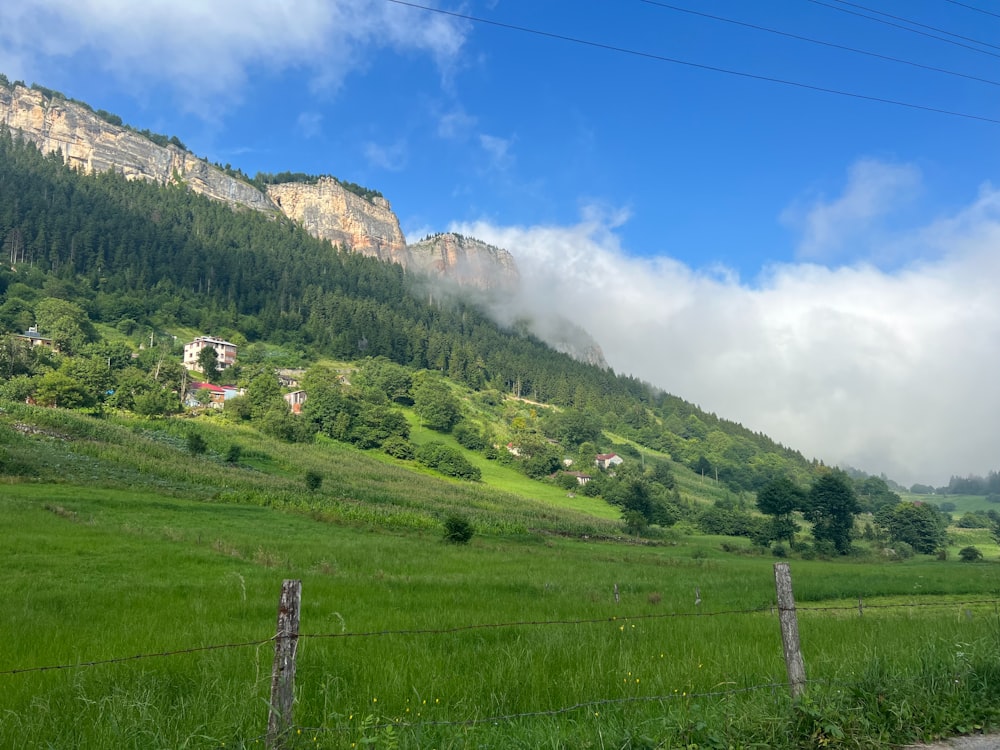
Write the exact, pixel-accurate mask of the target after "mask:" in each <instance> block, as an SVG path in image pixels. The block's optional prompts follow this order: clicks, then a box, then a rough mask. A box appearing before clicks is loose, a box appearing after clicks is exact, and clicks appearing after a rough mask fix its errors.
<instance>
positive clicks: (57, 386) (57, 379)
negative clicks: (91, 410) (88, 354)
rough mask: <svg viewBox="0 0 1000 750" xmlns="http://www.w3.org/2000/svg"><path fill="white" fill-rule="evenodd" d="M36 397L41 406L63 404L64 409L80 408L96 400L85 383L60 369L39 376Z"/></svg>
mask: <svg viewBox="0 0 1000 750" xmlns="http://www.w3.org/2000/svg"><path fill="white" fill-rule="evenodd" d="M34 397H35V401H36V402H37V403H38V404H39V405H41V406H61V407H63V408H64V409H79V408H81V407H85V406H91V405H92V404H93V403H94V402H95V399H94V398H93V396H91V394H90V393H89V392H88V391H87V387H86V386H85V385H84V384H83V383H81V382H80V381H79V380H76V379H75V378H72V377H70V376H69V375H67V374H66V373H64V372H61V371H58V370H57V371H54V372H47V373H45V374H44V375H42V376H41V377H39V378H38V380H37V383H36V386H35V393H34Z"/></svg>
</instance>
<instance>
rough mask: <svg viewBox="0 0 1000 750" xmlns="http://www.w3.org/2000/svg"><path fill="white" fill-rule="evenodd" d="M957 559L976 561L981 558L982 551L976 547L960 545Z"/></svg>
mask: <svg viewBox="0 0 1000 750" xmlns="http://www.w3.org/2000/svg"><path fill="white" fill-rule="evenodd" d="M958 559H959V560H961V561H962V562H976V561H977V560H982V559H983V553H982V552H980V551H979V550H978V549H977V548H976V547H962V549H960V550H959V551H958Z"/></svg>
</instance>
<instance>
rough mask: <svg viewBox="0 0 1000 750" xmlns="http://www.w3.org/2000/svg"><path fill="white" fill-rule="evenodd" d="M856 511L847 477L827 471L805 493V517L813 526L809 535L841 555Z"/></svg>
mask: <svg viewBox="0 0 1000 750" xmlns="http://www.w3.org/2000/svg"><path fill="white" fill-rule="evenodd" d="M860 510H861V507H860V505H859V503H858V498H857V496H856V495H855V494H854V487H853V486H852V485H851V481H850V479H848V477H847V475H846V474H844V473H843V472H839V471H830V472H828V473H826V474H823V475H822V476H820V477H819V478H818V479H817V480H816V481H815V482H814V483H813V486H812V488H811V489H810V490H809V494H808V497H807V504H806V512H805V516H806V518H807V519H808V520H809V521H811V522H812V524H813V531H812V534H813V538H814V539H815V540H816V541H817V542H827V543H829V544H831V545H832V546H833V548H834V549H835V550H836V551H837V552H838V553H840V554H842V555H845V554H847V552H848V550H850V548H851V530H852V529H853V528H854V515H855V514H856V513H858V512H860Z"/></svg>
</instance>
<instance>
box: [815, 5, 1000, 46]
mask: <svg viewBox="0 0 1000 750" xmlns="http://www.w3.org/2000/svg"><path fill="white" fill-rule="evenodd" d="M807 2H810V3H813V4H814V5H822V6H823V7H825V8H830V9H831V10H836V11H838V12H840V13H847V14H848V15H852V16H858V17H859V18H867V19H868V20H869V21H875V22H876V23H881V24H884V25H886V26H892V27H893V28H896V29H902V30H903V31H908V32H910V33H911V34H919V35H920V36H925V37H928V38H929V39H937V40H938V41H939V42H946V43H947V44H953V45H955V46H956V47H962V48H963V49H969V50H972V51H973V52H979V53H981V54H983V55H989V56H990V57H1000V55H998V54H997V53H996V52H990V51H989V50H986V49H982V48H981V47H973V46H972V45H971V44H965V43H963V42H957V41H955V40H954V39H948V38H947V37H943V36H937V35H935V34H930V33H928V32H926V31H921V30H920V29H914V28H911V27H909V26H904V25H903V24H901V23H893V22H892V21H886V20H885V19H883V18H876V17H875V16H866V15H865V14H864V13H859V12H857V11H854V10H850V9H849V8H844V7H841V6H840V5H834V4H833V3H827V2H823V0H807ZM855 7H860V6H855ZM872 12H873V13H877V12H878V11H872ZM883 15H884V14H883ZM929 28H933V27H929ZM941 33H942V34H948V36H956V37H957V34H951V33H950V32H947V31H941ZM976 44H982V45H985V46H987V47H994V46H996V45H993V44H989V43H987V42H976Z"/></svg>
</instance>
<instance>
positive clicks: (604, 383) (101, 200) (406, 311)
mask: <svg viewBox="0 0 1000 750" xmlns="http://www.w3.org/2000/svg"><path fill="white" fill-rule="evenodd" d="M0 242H2V252H3V257H4V260H5V261H6V262H5V263H4V266H3V268H2V270H0V293H2V304H0V332H2V333H3V334H17V333H22V332H23V331H24V330H26V329H27V328H28V327H29V326H32V325H36V326H40V328H42V329H44V325H40V324H43V323H44V324H47V325H48V326H49V328H51V329H53V330H50V331H48V332H46V331H45V330H42V333H43V334H45V333H48V334H49V335H55V336H57V337H58V336H60V335H61V336H63V337H64V340H63V341H62V351H63V354H74V353H75V354H78V355H80V356H84V355H86V356H89V357H91V358H98V359H102V360H107V361H108V362H111V361H112V360H110V359H108V356H109V355H108V351H109V347H111V344H110V342H108V341H106V340H105V339H106V337H102V336H100V335H99V334H98V333H97V329H95V328H94V326H97V327H98V328H101V327H105V328H104V329H105V330H106V329H114V330H115V331H117V332H120V333H122V334H124V335H126V336H128V337H130V338H129V341H131V346H132V348H133V350H134V349H136V348H138V345H139V343H140V342H143V341H146V343H147V344H148V343H150V342H152V343H156V342H157V341H159V340H162V339H163V338H164V337H166V336H167V335H168V334H170V333H171V332H173V331H196V332H199V333H207V334H211V335H213V336H221V337H224V338H228V339H230V340H233V341H236V342H238V343H240V344H241V345H243V346H244V351H245V352H246V353H247V354H248V355H250V354H251V353H252V352H254V351H255V350H256V351H258V352H259V351H263V350H265V349H266V348H267V346H272V347H276V348H277V349H278V350H280V351H281V352H282V361H280V362H278V361H276V362H275V363H274V364H276V365H278V364H292V365H300V366H304V365H306V364H308V363H310V362H313V361H315V360H317V359H320V358H332V359H337V360H344V361H353V360H360V359H363V358H384V359H385V360H388V361H389V362H391V363H396V364H398V365H401V366H404V367H406V368H408V369H409V370H411V371H419V370H428V371H432V372H437V373H440V374H441V375H443V376H445V377H446V378H448V379H450V380H451V381H453V382H455V383H458V384H461V385H463V386H466V387H468V388H471V389H473V390H474V391H479V392H487V393H498V394H511V395H514V396H517V397H520V398H525V399H530V400H532V401H537V402H541V403H545V404H550V405H553V406H555V407H561V408H563V409H568V410H572V411H573V412H575V413H578V414H581V415H586V416H587V417H588V418H590V419H592V420H594V421H595V422H596V423H597V424H598V425H599V426H600V428H601V429H603V430H604V431H606V432H607V433H611V434H614V435H616V436H618V438H619V439H620V440H622V441H623V444H624V441H631V442H633V443H635V444H639V445H642V446H645V447H648V448H650V449H653V450H656V451H662V452H663V453H666V454H669V455H670V456H671V457H672V458H673V459H674V460H677V461H681V462H683V463H685V464H687V465H689V466H691V467H692V468H694V469H695V470H696V471H698V472H699V473H702V474H704V475H706V476H711V477H712V479H713V480H718V481H720V482H722V483H724V484H726V485H727V486H729V487H731V488H732V489H733V490H734V491H741V490H748V491H751V490H754V489H756V488H759V487H760V486H762V485H763V484H765V483H767V482H768V481H769V480H771V479H772V478H773V477H775V476H777V475H778V474H781V473H787V472H791V473H792V474H797V475H799V476H801V477H805V475H807V474H808V473H809V471H810V469H811V466H812V464H810V462H808V461H806V460H805V459H804V458H803V457H802V456H801V455H800V454H798V453H797V452H795V451H794V450H791V449H788V448H785V447H783V446H781V445H779V444H777V443H775V442H774V441H772V440H770V439H769V438H768V437H766V436H764V435H761V434H758V433H754V432H753V431H751V430H748V429H746V428H744V427H743V426H741V425H739V424H735V423H732V422H729V421H727V420H725V419H721V418H719V417H717V416H716V415H714V414H708V413H705V412H704V411H702V410H700V409H699V408H697V407H696V406H694V405H692V404H690V403H687V402H685V401H684V400H683V399H681V398H679V397H677V396H673V395H670V394H668V393H666V392H664V391H662V390H660V389H658V388H656V387H653V386H651V385H650V384H648V383H644V382H641V381H639V380H637V379H635V378H632V377H629V376H627V375H621V374H616V373H614V372H613V371H611V370H606V369H601V368H597V367H593V366H590V365H586V364H583V363H580V362H577V361H575V360H573V359H571V358H569V357H568V356H566V355H564V354H560V353H557V352H555V351H554V350H552V349H551V348H549V347H548V346H546V345H545V344H543V343H542V342H541V341H539V340H537V339H535V338H534V337H532V336H531V335H530V334H528V333H527V332H526V328H525V327H515V329H507V328H502V327H500V326H498V325H497V324H496V323H494V322H493V321H492V320H491V319H490V318H489V317H488V316H487V315H486V314H485V313H484V312H483V311H482V310H481V309H480V308H479V307H478V306H477V305H476V304H475V302H474V301H472V300H470V299H463V298H462V297H460V296H456V295H452V296H444V295H435V296H434V297H433V299H429V298H428V297H427V295H426V294H425V292H423V291H421V290H424V289H426V286H425V283H424V280H423V279H420V278H417V277H414V276H412V275H408V274H406V273H405V272H404V271H403V269H402V268H401V267H399V266H397V265H389V264H385V263H382V262H380V261H378V260H375V259H372V258H368V257H364V256H361V255H358V254H355V253H351V252H348V251H346V250H344V249H343V248H339V247H335V246H333V245H331V244H330V243H329V242H326V241H320V240H317V239H315V238H313V237H311V236H310V235H308V234H307V233H306V232H305V231H304V230H302V229H301V228H300V227H298V226H297V225H295V224H294V223H292V222H291V221H289V220H286V219H275V218H273V217H268V216H264V215H261V214H257V213H254V212H251V211H242V210H234V209H233V208H231V207H229V206H228V205H225V204H222V203H218V202H213V201H211V200H209V199H207V198H205V197H202V196H199V195H197V194H195V193H193V192H191V191H190V190H188V189H186V188H185V187H183V186H179V185H167V186H158V185H153V184H148V183H145V182H141V181H129V180H126V179H125V178H124V177H122V176H120V175H118V174H114V173H110V172H109V173H104V174H97V175H82V174H79V173H77V172H74V171H72V170H71V169H69V168H67V167H66V166H64V164H63V160H62V157H61V155H60V154H58V153H55V154H48V155H43V154H41V153H39V152H38V150H37V149H36V148H35V147H34V146H33V145H32V144H30V143H27V142H24V141H22V140H21V139H20V138H19V137H17V136H15V135H13V134H12V133H10V132H8V131H3V132H0ZM66 305H70V306H75V307H70V308H66ZM73 309H79V310H80V311H81V313H82V317H79V322H80V326H78V327H73V326H72V325H70V328H72V329H73V330H72V331H68V332H67V331H61V330H60V328H61V326H63V324H64V323H65V321H66V318H67V317H70V318H72V317H73V316H72V314H71V312H72V310H73ZM60 310H61V311H62V313H63V314H62V315H61V316H60ZM60 321H62V322H60ZM116 346H117V347H118V348H119V349H121V346H122V343H121V341H120V340H119V341H118V342H117V344H116ZM255 347H256V349H255ZM111 348H114V347H111ZM12 351H13V350H12V349H11V346H7V347H6V352H7V354H6V355H5V356H4V361H3V362H2V363H0V366H2V368H3V369H4V374H5V376H6V377H7V378H8V379H11V378H15V377H17V376H20V377H21V380H20V381H19V382H20V383H21V384H22V385H21V387H22V388H27V385H26V384H25V380H24V379H25V378H29V379H30V378H31V377H35V378H37V377H39V376H40V374H41V373H43V372H44V371H45V370H46V368H49V369H53V368H58V366H59V363H58V362H56V361H51V362H47V363H46V362H41V361H40V360H39V361H29V359H30V357H25V356H21V357H19V356H15V355H14V354H13V353H12ZM40 357H42V355H37V356H36V357H35V359H36V360H38V359H39V358H40ZM252 360H253V358H252V356H249V357H245V358H243V361H244V362H245V363H247V362H252ZM289 360H291V361H289ZM157 362H160V363H162V358H160V359H157V358H155V357H153V356H152V355H151V354H149V353H148V352H146V353H144V354H143V355H142V357H140V358H139V359H138V364H139V365H140V367H145V368H146V370H147V373H148V372H149V371H150V368H152V367H154V366H155V365H156V363H157ZM77 369H79V365H78V368H77ZM8 387H10V384H9V383H8ZM92 390H93V389H92ZM107 390H114V389H113V388H107V389H105V391H107ZM15 395H19V394H15ZM105 395H106V394H105V392H104V391H102V392H100V393H98V394H97V395H96V396H94V395H93V394H92V396H91V398H90V399H89V401H88V399H83V398H82V397H81V398H82V400H83V401H84V402H90V401H93V400H94V399H95V398H96V400H98V401H101V400H104V399H105Z"/></svg>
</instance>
